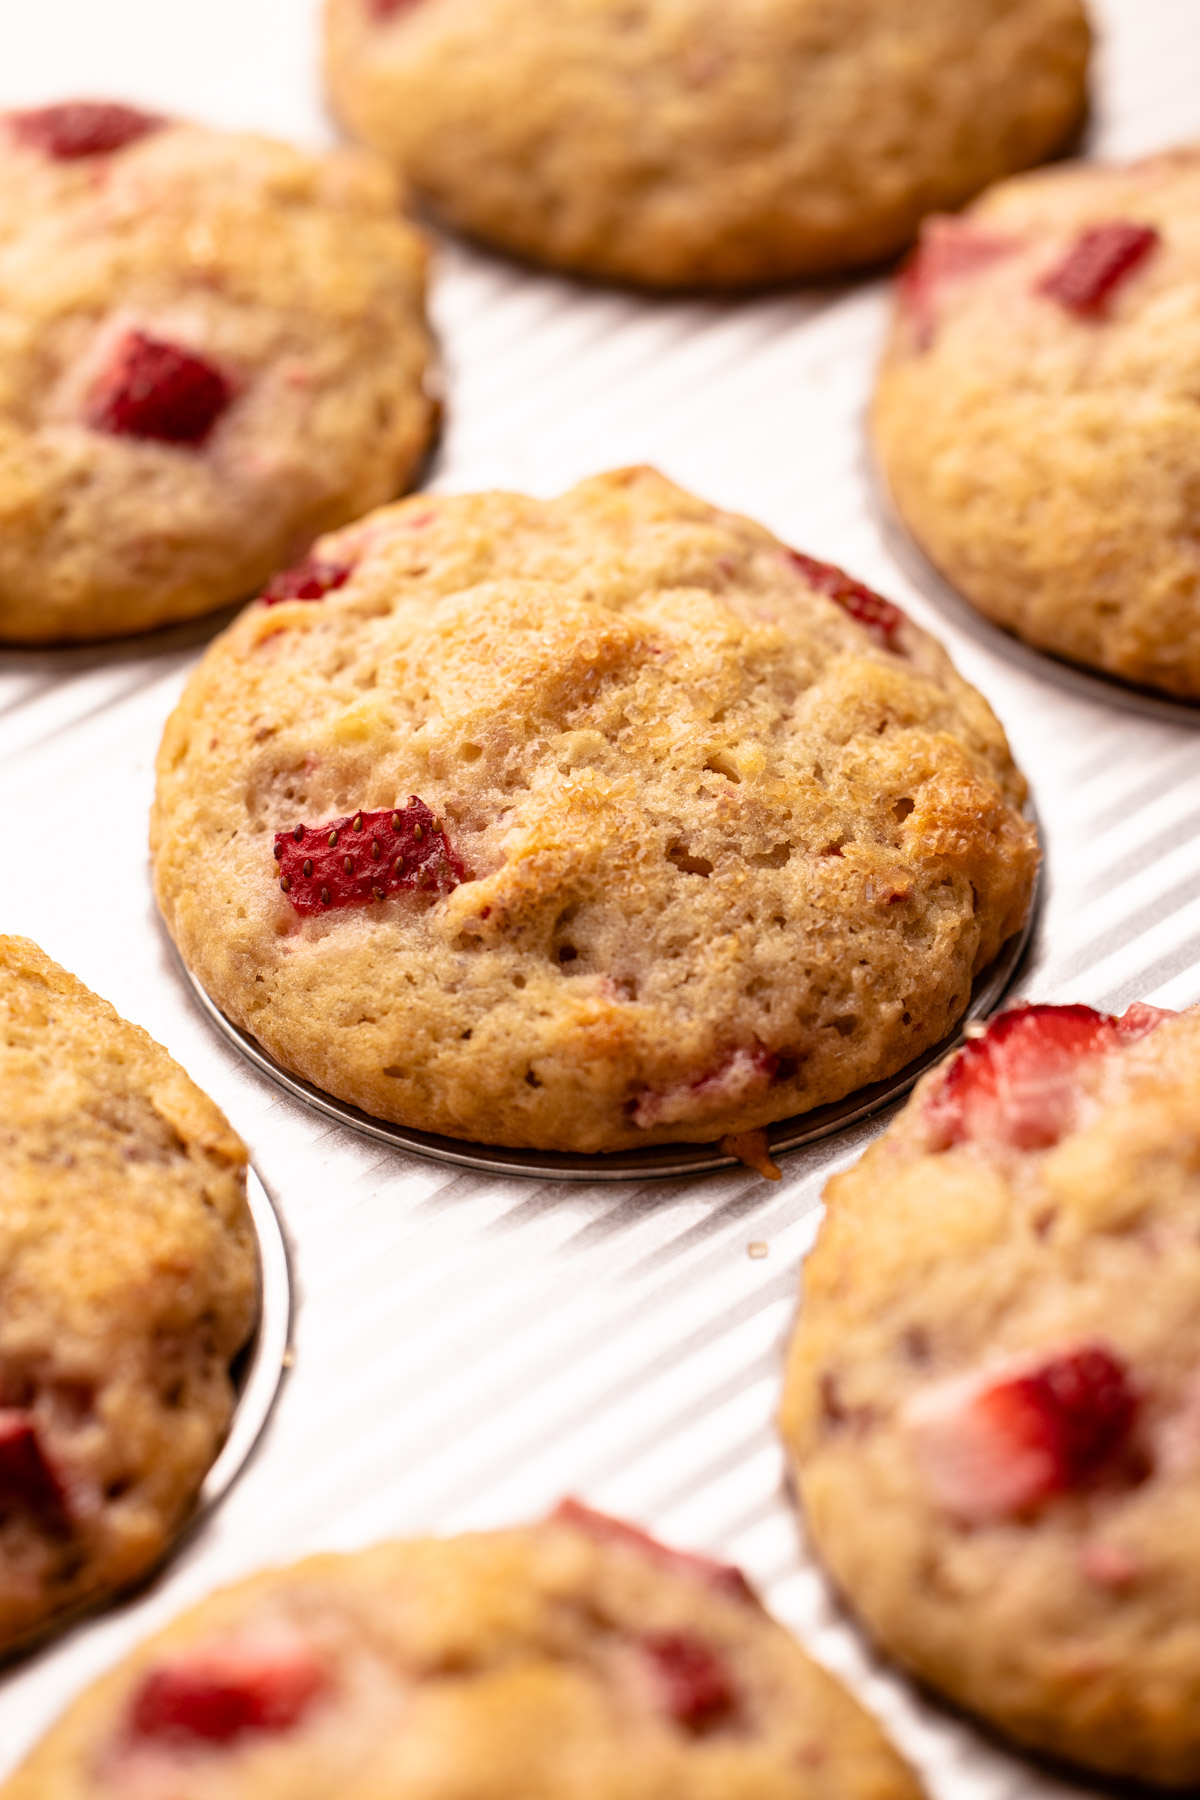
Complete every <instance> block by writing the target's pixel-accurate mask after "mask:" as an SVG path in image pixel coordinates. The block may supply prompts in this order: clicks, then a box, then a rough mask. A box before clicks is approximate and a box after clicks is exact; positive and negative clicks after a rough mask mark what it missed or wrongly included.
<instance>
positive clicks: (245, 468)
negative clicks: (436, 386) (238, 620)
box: [0, 103, 433, 642]
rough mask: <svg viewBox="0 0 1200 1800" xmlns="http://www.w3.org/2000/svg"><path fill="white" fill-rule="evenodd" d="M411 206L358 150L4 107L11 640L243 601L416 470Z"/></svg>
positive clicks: (423, 437) (422, 409)
mask: <svg viewBox="0 0 1200 1800" xmlns="http://www.w3.org/2000/svg"><path fill="white" fill-rule="evenodd" d="M397 206H398V192H397V188H396V184H395V181H394V179H393V177H392V176H391V175H390V174H389V172H388V171H387V169H386V168H385V167H384V166H383V165H382V164H380V163H378V162H376V161H375V160H374V159H373V158H370V157H368V156H366V155H365V154H364V153H359V152H351V151H338V152H336V153H334V154H332V155H326V156H318V155H310V154H305V153H302V152H301V151H299V150H295V149H292V148H291V147H290V146H288V145H286V144H279V143H273V142H271V141H269V140H267V139H265V138H259V137H251V136H247V135H245V134H233V133H224V132H217V131H208V130H204V129H202V128H201V127H199V126H195V125H183V124H176V123H173V122H171V121H168V120H164V119H159V118H155V117H152V116H150V115H148V114H145V113H139V112H137V111H135V110H134V109H132V108H128V107H120V106H110V105H99V104H84V103H78V104H73V105H64V106H53V107H46V108H42V109H40V110H38V111H36V112H25V113H7V114H4V115H0V638H8V639H13V640H21V641H25V642H49V641H53V640H56V639H66V638H87V637H99V636H103V635H106V634H119V633H122V632H130V631H135V630H139V629H142V628H145V627H148V626H153V625H160V624H163V623H165V622H167V621H170V620H177V619H183V618H189V617H192V616H193V615H195V614H198V613H202V612H206V611H209V610H211V609H212V608H214V607H218V606H223V605H226V604H227V603H228V602H230V601H233V600H240V599H244V598H246V597H247V596H248V595H250V594H253V593H255V592H256V591H257V589H258V588H259V587H260V586H261V585H262V583H263V582H264V581H265V580H266V579H267V577H268V575H269V574H270V573H271V572H272V570H273V569H275V568H277V567H278V566H279V565H280V564H281V563H284V562H289V561H292V560H294V558H295V557H296V556H297V555H298V554H299V553H300V552H301V551H302V550H303V549H304V548H305V547H306V546H307V545H308V544H309V543H310V542H311V540H312V539H313V538H314V537H315V536H316V535H317V534H318V533H319V532H321V531H324V530H327V529H328V528H329V527H330V526H332V525H338V524H342V523H344V522H345V521H346V520H347V519H351V518H354V517H356V516H357V515H358V514H359V513H361V512H363V511H364V510H365V509H366V508H367V507H369V506H375V505H378V504H379V503H380V502H381V501H383V500H388V499H391V498H392V497H393V496H394V495H395V494H397V493H398V492H400V491H401V490H402V489H403V488H404V487H405V486H406V485H407V483H408V481H409V480H410V478H411V476H412V474H413V471H414V469H415V468H416V465H417V463H418V461H419V459H420V456H421V454H422V452H423V450H424V448H425V445H426V443H427V442H428V438H429V434H430V429H431V422H432V414H433V409H432V405H431V402H430V400H429V398H428V396H427V395H426V394H425V392H424V389H423V386H422V379H423V375H424V370H425V365H426V362H427V359H428V356H429V348H430V346H429V336H428V332H427V328H426V325H425V320H424V312H423V284H424V250H423V247H422V245H421V242H420V240H419V239H418V237H417V235H416V234H415V232H414V231H413V230H412V229H411V227H409V226H408V225H406V224H405V223H404V222H403V221H402V219H401V218H400V216H399V214H398V211H397Z"/></svg>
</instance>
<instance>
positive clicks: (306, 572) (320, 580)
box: [262, 556, 354, 606]
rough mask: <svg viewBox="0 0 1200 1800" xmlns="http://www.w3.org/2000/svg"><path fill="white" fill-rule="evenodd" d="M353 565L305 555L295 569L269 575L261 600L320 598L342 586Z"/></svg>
mask: <svg viewBox="0 0 1200 1800" xmlns="http://www.w3.org/2000/svg"><path fill="white" fill-rule="evenodd" d="M353 568H354V564H353V563H340V562H322V561H321V559H320V558H319V557H316V556H307V557H305V559H304V561H303V562H302V563H297V564H296V566H295V568H294V569H281V570H280V571H279V573H278V574H277V575H272V577H271V579H270V581H269V582H268V583H267V585H266V587H265V588H264V589H263V591H262V603H263V605H264V606H278V605H279V603H280V602H281V601H282V600H323V599H324V598H325V596H326V594H332V593H333V591H334V590H335V588H340V587H345V585H346V583H347V581H349V579H350V575H351V572H352V570H353Z"/></svg>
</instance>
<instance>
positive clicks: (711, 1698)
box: [640, 1631, 738, 1736]
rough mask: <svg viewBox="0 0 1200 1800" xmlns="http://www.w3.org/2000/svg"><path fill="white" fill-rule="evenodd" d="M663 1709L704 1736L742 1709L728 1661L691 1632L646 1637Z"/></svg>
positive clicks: (644, 1645)
mask: <svg viewBox="0 0 1200 1800" xmlns="http://www.w3.org/2000/svg"><path fill="white" fill-rule="evenodd" d="M640 1648H641V1650H642V1651H643V1653H644V1654H645V1656H646V1658H647V1659H648V1662H649V1665H650V1669H651V1673H652V1678H653V1681H654V1685H655V1688H656V1690H657V1699H658V1704H659V1706H660V1707H661V1709H662V1711H663V1712H665V1713H666V1714H667V1715H668V1716H669V1717H670V1718H672V1719H674V1721H675V1723H676V1724H677V1725H681V1726H682V1727H683V1729H684V1730H685V1731H689V1732H692V1733H693V1734H695V1735H696V1736H701V1735H702V1734H703V1733H704V1732H706V1731H712V1730H713V1728H714V1727H715V1726H718V1725H723V1724H726V1723H727V1722H728V1721H729V1719H730V1718H731V1717H732V1715H733V1714H734V1713H735V1712H736V1711H737V1708H738V1693H737V1688H736V1686H735V1685H734V1682H733V1679H732V1677H731V1675H730V1673H729V1670H728V1669H727V1667H726V1666H725V1663H724V1662H723V1661H722V1659H721V1658H720V1657H719V1656H718V1655H717V1653H716V1651H715V1650H714V1649H713V1648H712V1646H711V1645H710V1644H706V1643H705V1642H704V1639H703V1638H699V1637H696V1635H695V1634H694V1633H693V1632H690V1631H664V1632H658V1633H656V1634H655V1635H654V1636H652V1637H645V1638H642V1640H641V1644H640Z"/></svg>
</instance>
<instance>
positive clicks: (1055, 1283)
mask: <svg viewBox="0 0 1200 1800" xmlns="http://www.w3.org/2000/svg"><path fill="white" fill-rule="evenodd" d="M1072 1079H1073V1083H1074V1087H1075V1089H1076V1090H1077V1117H1076V1118H1075V1119H1074V1121H1073V1122H1072V1125H1071V1128H1070V1129H1069V1130H1067V1131H1066V1132H1065V1133H1064V1134H1063V1135H1062V1136H1061V1137H1060V1138H1059V1139H1058V1141H1056V1142H1054V1143H1052V1144H1050V1145H1048V1146H1045V1147H1031V1148H1029V1149H1021V1148H1014V1147H1012V1146H1005V1145H997V1144H992V1145H984V1144H981V1143H979V1142H963V1143H956V1144H952V1145H951V1146H950V1147H948V1148H942V1149H938V1148H937V1147H936V1145H931V1141H930V1117H931V1111H930V1109H931V1107H932V1106H934V1105H935V1104H936V1101H937V1097H938V1095H939V1093H940V1091H941V1089H942V1084H943V1083H944V1082H945V1080H946V1068H945V1066H943V1067H942V1068H941V1069H939V1070H937V1071H934V1072H933V1073H932V1074H931V1075H929V1076H927V1077H926V1078H925V1080H924V1081H923V1082H922V1083H921V1084H920V1086H918V1088H917V1089H916V1091H915V1093H914V1095H913V1097H912V1099H911V1101H910V1102H909V1104H908V1106H907V1107H906V1108H905V1110H904V1112H903V1113H902V1114H901V1115H900V1117H899V1118H898V1119H897V1120H896V1122H895V1123H894V1124H893V1125H892V1126H890V1127H889V1129H888V1131H887V1132H886V1133H885V1134H884V1136H883V1137H882V1138H881V1139H880V1140H879V1141H878V1142H877V1143H876V1144H874V1145H873V1146H872V1147H871V1149H870V1150H869V1151H868V1152H867V1154H866V1155H865V1156H864V1157H863V1158H862V1160H861V1161H860V1162H859V1163H858V1164H856V1165H855V1166H854V1167H853V1168H852V1169H850V1170H848V1171H846V1172H845V1173H844V1174H841V1175H839V1176H836V1177H835V1178H834V1180H833V1181H832V1182H831V1183H830V1185H829V1188H828V1190H827V1201H828V1212H827V1216H826V1219H825V1222H824V1224H823V1226H822V1229H821V1233H820V1236H819V1238H818V1240H817V1245H816V1248H815V1249H814V1250H813V1252H812V1254H811V1255H810V1257H809V1258H808V1260H807V1262H806V1264H805V1269H804V1279H803V1297H802V1305H801V1312H800V1317H799V1322H798V1325H797V1329H796V1333H795V1337H794V1340H793V1343H792V1348H791V1354H790V1360H789V1368H788V1375H787V1385H786V1392H785V1399H784V1407H783V1419H782V1424H783V1431H784V1436H785V1439H786V1440H787V1444H788V1448H789V1450H790V1451H791V1453H792V1455H793V1457H794V1460H795V1469H796V1477H797V1483H798V1486H799V1490H800V1494H801V1496H802V1498H803V1502H804V1508H805V1513H806V1517H807V1522H808V1527H809V1530H810V1532H811V1534H812V1537H813V1539H814V1540H815V1544H816V1547H817V1549H818V1551H819V1553H820V1554H821V1556H822V1557H823V1558H824V1560H825V1561H826V1563H827V1564H828V1566H829V1568H830V1569H831V1571H832V1573H833V1575H834V1576H835V1578H836V1579H837V1581H838V1583H839V1585H840V1586H841V1588H842V1589H843V1591H844V1592H845V1594H846V1596H847V1597H848V1599H849V1600H850V1602H851V1603H852V1605H853V1606H854V1607H855V1609H856V1611H858V1613H859V1614H860V1616H861V1617H862V1618H863V1619H864V1621H865V1623H866V1624H867V1626H868V1627H869V1629H870V1630H871V1632H872V1633H873V1635H874V1636H875V1638H876V1640H877V1641H878V1643H879V1644H880V1645H881V1646H882V1647H883V1648H884V1649H885V1650H886V1651H887V1652H888V1653H890V1654H891V1655H892V1656H894V1657H896V1658H897V1660H899V1661H900V1662H901V1663H903V1664H904V1665H905V1666H906V1667H907V1668H909V1669H910V1670H912V1671H913V1672H914V1673H915V1674H916V1675H918V1676H919V1677H920V1678H921V1679H922V1680H925V1681H927V1682H929V1683H930V1684H931V1685H932V1686H934V1687H936V1688H938V1689H940V1690H941V1691H942V1692H943V1693H945V1694H948V1695H949V1696H950V1697H951V1699H952V1700H954V1701H955V1702H957V1703H958V1704H961V1705H964V1706H967V1707H969V1708H971V1709H972V1710H974V1711H976V1712H978V1713H979V1714H981V1715H982V1716H983V1717H984V1718H985V1719H987V1720H989V1721H990V1722H991V1723H993V1724H995V1725H997V1726H999V1727H1001V1728H1002V1729H1003V1730H1005V1731H1007V1732H1010V1733H1012V1734H1013V1735H1014V1736H1015V1737H1017V1738H1019V1739H1021V1740H1023V1741H1024V1742H1026V1743H1028V1744H1031V1745H1034V1746H1036V1747H1038V1748H1040V1749H1042V1750H1045V1751H1049V1752H1052V1753H1054V1754H1057V1755H1060V1756H1066V1757H1070V1758H1072V1759H1074V1760H1077V1761H1078V1762H1080V1763H1083V1764H1086V1765H1088V1766H1090V1767H1093V1768H1097V1769H1101V1770H1104V1771H1106V1772H1108V1773H1116V1774H1125V1775H1130V1776H1134V1777H1136V1778H1138V1779H1141V1780H1150V1781H1157V1782H1163V1783H1167V1784H1171V1785H1177V1786H1181V1785H1189V1784H1192V1783H1195V1782H1196V1781H1197V1780H1200V1729H1198V1726H1197V1720H1198V1719H1200V1557H1198V1555H1197V1537H1196V1517H1197V1507H1198V1505H1200V1009H1197V1008H1192V1009H1191V1010H1190V1011H1188V1012H1186V1013H1183V1014H1181V1015H1179V1016H1178V1017H1177V1018H1167V1019H1166V1020H1165V1021H1164V1022H1162V1023H1160V1024H1158V1025H1157V1027H1156V1028H1155V1029H1154V1030H1153V1031H1152V1032H1151V1033H1150V1035H1148V1036H1145V1037H1142V1038H1140V1039H1139V1040H1138V1041H1136V1042H1133V1043H1131V1044H1130V1045H1129V1046H1128V1047H1125V1048H1123V1049H1120V1050H1118V1051H1117V1052H1115V1053H1113V1054H1110V1055H1107V1056H1104V1057H1101V1058H1097V1059H1095V1061H1094V1062H1086V1061H1085V1063H1084V1065H1083V1066H1082V1067H1081V1069H1080V1071H1079V1073H1078V1074H1077V1075H1076V1076H1074V1077H1073V1078H1072ZM1081 1347H1087V1349H1086V1353H1087V1354H1088V1355H1089V1356H1091V1357H1092V1358H1095V1357H1096V1355H1097V1347H1098V1348H1099V1351H1100V1352H1101V1353H1102V1354H1103V1355H1104V1356H1105V1357H1111V1358H1115V1359H1116V1362H1117V1364H1118V1366H1119V1367H1120V1368H1122V1369H1123V1370H1124V1374H1123V1376H1122V1378H1121V1382H1122V1384H1123V1387H1124V1391H1125V1392H1126V1393H1127V1394H1132V1395H1133V1402H1132V1404H1133V1405H1134V1407H1135V1408H1136V1412H1135V1419H1134V1427H1133V1432H1132V1437H1131V1441H1130V1444H1129V1446H1128V1447H1127V1448H1126V1450H1125V1451H1123V1452H1122V1458H1123V1460H1121V1459H1118V1460H1117V1461H1116V1462H1115V1463H1113V1464H1112V1465H1106V1466H1105V1467H1104V1469H1102V1470H1101V1471H1100V1473H1098V1474H1097V1475H1096V1476H1095V1477H1094V1478H1093V1479H1090V1480H1088V1481H1085V1482H1083V1483H1081V1484H1080V1485H1078V1486H1076V1487H1071V1486H1070V1485H1066V1486H1064V1487H1063V1488H1062V1490H1061V1491H1050V1492H1048V1493H1046V1494H1044V1495H1043V1496H1041V1497H1040V1498H1036V1503H1035V1502H1034V1501H1030V1502H1029V1503H1028V1504H1018V1503H1017V1501H1016V1500H1013V1499H1012V1498H1011V1492H1010V1500H1009V1502H1007V1503H1006V1501H1005V1498H1004V1488H1003V1485H1002V1486H1001V1487H1000V1490H999V1492H1000V1503H999V1504H998V1505H995V1504H992V1505H989V1504H988V1502H989V1499H990V1498H992V1496H991V1495H990V1494H989V1484H993V1485H994V1484H995V1483H997V1482H999V1483H1001V1484H1004V1483H1007V1482H1008V1480H1009V1478H1010V1476H1011V1474H1012V1471H1013V1468H1014V1466H1015V1465H1016V1462H1017V1452H1018V1450H1019V1446H1016V1445H1014V1446H1013V1447H1012V1453H1011V1454H1008V1455H1007V1458H1006V1459H1001V1460H1000V1462H999V1463H998V1464H997V1465H995V1466H991V1465H990V1464H989V1462H988V1461H987V1460H986V1459H985V1460H983V1461H980V1460H978V1459H977V1460H976V1461H975V1462H974V1463H973V1464H972V1463H968V1464H965V1465H960V1464H952V1465H951V1467H950V1470H949V1475H950V1477H951V1486H950V1488H949V1489H947V1488H946V1481H947V1470H946V1467H945V1461H944V1459H945V1456H946V1454H947V1451H948V1450H949V1451H951V1452H952V1451H953V1450H954V1443H953V1441H948V1440H946V1439H945V1436H944V1432H943V1431H941V1430H939V1434H938V1437H937V1439H936V1441H935V1442H934V1443H933V1444H932V1447H931V1443H930V1438H929V1436H928V1435H926V1434H928V1432H929V1430H930V1427H929V1426H928V1424H927V1423H926V1424H925V1425H924V1427H922V1424H921V1421H922V1420H925V1421H928V1420H929V1419H930V1418H934V1419H935V1420H936V1419H937V1418H938V1417H939V1415H940V1417H941V1419H943V1420H944V1419H945V1418H946V1417H947V1416H948V1413H953V1416H954V1418H955V1420H956V1424H955V1430H956V1432H958V1433H959V1438H958V1441H959V1442H960V1443H961V1442H963V1441H964V1436H965V1434H966V1433H967V1432H968V1431H970V1430H971V1429H972V1410H971V1407H970V1406H969V1405H967V1404H966V1403H965V1400H964V1402H963V1404H962V1406H961V1408H960V1409H959V1410H958V1411H955V1408H956V1406H958V1402H956V1399H955V1396H956V1393H958V1392H959V1384H961V1386H962V1392H963V1394H964V1395H969V1392H970V1389H971V1384H972V1383H974V1382H976V1381H977V1380H986V1381H995V1380H1001V1379H1008V1378H1009V1377H1010V1376H1011V1375H1012V1373H1013V1372H1014V1371H1018V1372H1019V1371H1021V1370H1029V1369H1033V1368H1036V1367H1038V1366H1044V1365H1046V1363H1047V1361H1048V1359H1050V1358H1052V1357H1061V1356H1063V1355H1064V1353H1068V1354H1071V1355H1078V1354H1080V1349H1081ZM1110 1386H1111V1381H1110ZM931 1397H933V1399H934V1400H935V1401H936V1402H937V1405H936V1406H935V1405H932V1404H931ZM1018 1435H1019V1434H1018ZM935 1453H936V1455H937V1458H938V1459H939V1460H934V1458H935ZM1035 1474H1036V1470H1035ZM964 1475H965V1478H966V1479H967V1481H968V1487H967V1489H966V1491H965V1493H963V1492H956V1486H957V1487H958V1488H960V1489H961V1485H962V1480H963V1479H964ZM1020 1479H1021V1477H1020V1469H1019V1468H1018V1469H1017V1480H1018V1490H1019V1487H1020ZM971 1483H974V1484H976V1485H977V1486H978V1487H979V1493H978V1494H975V1493H973V1492H972V1490H971V1486H970V1484H971ZM951 1501H953V1504H954V1507H955V1508H956V1509H957V1511H953V1510H950V1507H949V1503H950V1502H951ZM980 1501H982V1504H980V1503H979V1502H980ZM967 1502H971V1505H970V1506H967ZM964 1507H966V1512H965V1514H964Z"/></svg>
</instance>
